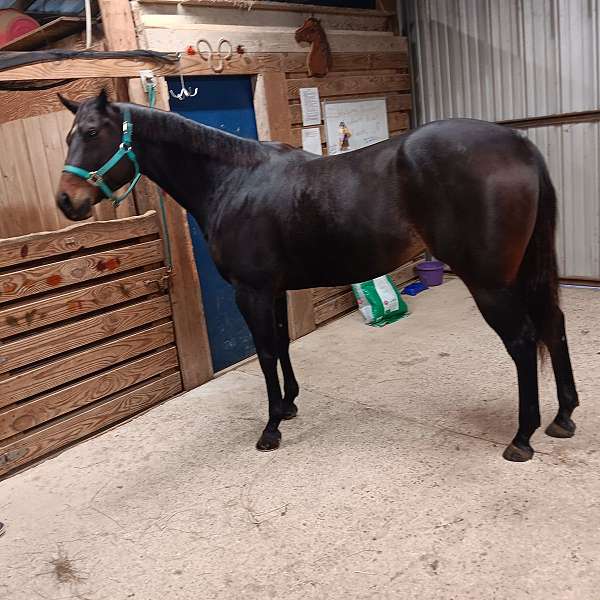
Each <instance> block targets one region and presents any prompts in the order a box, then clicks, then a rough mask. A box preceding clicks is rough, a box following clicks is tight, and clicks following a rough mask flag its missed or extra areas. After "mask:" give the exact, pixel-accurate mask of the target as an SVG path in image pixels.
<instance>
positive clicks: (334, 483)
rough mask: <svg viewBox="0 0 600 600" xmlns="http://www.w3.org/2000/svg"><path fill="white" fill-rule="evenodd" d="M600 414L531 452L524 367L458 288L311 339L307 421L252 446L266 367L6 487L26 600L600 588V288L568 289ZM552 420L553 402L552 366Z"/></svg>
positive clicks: (9, 564) (161, 410) (300, 367)
mask: <svg viewBox="0 0 600 600" xmlns="http://www.w3.org/2000/svg"><path fill="white" fill-rule="evenodd" d="M563 298H564V304H565V307H566V312H567V319H568V321H567V323H568V329H569V333H570V341H571V346H572V353H573V362H574V365H575V369H576V377H577V380H578V385H579V390H580V395H581V400H582V407H581V408H580V409H579V410H578V411H577V413H576V420H577V422H578V425H579V429H578V432H577V435H576V437H575V438H574V439H572V440H555V439H551V438H548V437H547V436H545V435H544V434H543V432H542V431H541V430H540V431H539V432H538V433H536V435H535V437H534V440H533V445H534V447H535V448H536V450H537V453H536V455H535V458H534V460H533V461H531V462H529V463H527V464H514V463H508V462H506V461H504V460H502V458H501V452H502V450H503V448H504V445H505V444H506V443H507V442H508V441H509V440H510V438H511V437H512V435H513V434H514V431H515V423H516V384H515V376H514V372H513V366H512V363H511V362H510V360H509V358H508V356H507V355H506V354H505V352H504V349H503V348H502V346H501V344H500V342H499V340H498V339H497V338H496V337H495V335H494V334H493V333H492V332H491V331H489V330H488V329H487V327H486V325H485V324H484V323H483V321H482V319H481V317H480V315H479V313H478V312H477V311H476V309H475V306H474V304H473V302H472V300H471V299H470V297H469V295H468V293H467V291H466V289H465V288H464V287H463V285H462V284H461V283H460V282H459V281H456V280H454V281H450V282H448V283H446V284H445V285H444V286H442V287H440V288H438V289H434V290H430V291H428V292H426V293H423V294H421V295H419V296H417V297H416V298H414V299H409V303H410V305H411V310H412V315H411V316H410V317H408V318H407V319H404V320H402V321H400V322H398V323H396V324H394V325H390V326H388V327H384V328H382V329H376V328H370V327H366V326H365V325H363V324H362V322H361V317H360V315H359V314H357V313H354V314H351V315H349V316H347V317H345V318H343V319H341V320H338V321H336V322H334V323H332V324H331V325H328V326H327V327H325V328H323V329H321V330H319V331H318V332H316V333H314V334H311V335H310V336H308V337H306V338H304V339H302V340H300V341H298V342H296V343H295V344H294V346H293V352H292V357H293V360H294V362H295V365H296V371H297V374H298V379H299V380H300V382H301V387H302V393H301V397H300V402H299V406H300V416H299V418H298V419H296V420H295V421H291V422H288V423H284V424H283V426H282V431H283V445H282V447H281V449H280V450H279V451H277V452H273V453H267V454H262V453H258V452H256V451H255V450H254V443H255V442H256V439H257V437H258V435H259V433H260V430H261V428H262V425H263V422H264V416H265V411H266V406H265V399H264V392H263V381H262V378H261V377H260V374H259V369H258V366H257V364H256V363H255V362H251V363H248V364H246V365H244V366H242V367H241V368H238V369H237V370H234V371H231V372H228V373H227V374H225V375H223V376H221V377H219V378H217V379H215V380H214V381H212V382H211V383H209V384H207V385H205V386H203V387H201V388H199V389H197V390H195V391H193V392H190V393H188V394H185V395H183V396H181V397H179V398H176V399H174V400H171V401H169V402H167V403H165V404H163V405H161V406H159V407H157V408H155V409H153V410H151V411H150V412H148V413H146V414H145V415H143V416H141V417H139V418H137V419H135V420H133V421H131V422H129V423H127V424H125V425H122V426H120V427H117V428H115V429H113V430H111V431H110V432H107V433H105V434H104V435H101V436H99V437H97V438H95V439H92V440H89V441H87V442H85V443H83V444H80V445H78V446H76V447H74V448H72V449H70V450H68V451H66V452H64V453H62V454H61V455H59V456H57V457H55V458H53V459H52V460H48V461H46V462H45V463H42V464H40V465H38V466H36V467H35V468H32V469H30V470H28V471H26V472H23V473H21V474H19V475H17V476H15V477H13V478H11V479H9V480H7V481H5V482H3V483H2V484H0V520H2V521H6V522H7V524H8V530H7V533H6V535H5V536H4V537H3V538H0V565H1V567H0V568H1V575H2V576H1V577H0V597H1V598H5V599H7V600H8V599H10V600H36V599H38V598H42V599H52V600H57V599H67V598H78V599H80V600H84V599H85V600H104V599H105V600H125V599H131V598H135V599H136V600H137V599H139V600H163V599H168V600H178V599H182V600H183V599H185V600H190V599H194V600H203V599H214V598H219V599H227V600H237V599H244V600H246V599H257V600H258V599H260V600H263V599H269V598H277V599H279V598H285V599H286V600H295V599H298V600H300V599H303V600H304V599H313V598H315V599H317V598H318V599H344V600H348V599H367V598H369V599H380V598H390V599H392V598H393V599H402V600H407V599H413V598H414V599H419V600H423V599H434V600H450V599H454V600H463V599H469V598H473V599H478V600H482V599H485V600H489V599H495V600H500V599H507V600H508V599H510V600H519V599H521V598H530V599H531V598H533V599H544V600H548V599H552V598H557V599H558V598H560V599H561V600H565V599H571V598H572V599H577V600H587V599H590V600H592V599H597V598H599V597H600V591H599V586H600V563H599V560H600V558H599V557H600V443H599V442H598V436H597V432H598V429H599V426H600V407H599V406H598V404H597V402H596V394H597V382H598V378H599V373H600V318H599V317H598V314H599V313H598V309H599V308H600V292H597V291H590V290H580V289H569V290H565V291H564V293H563ZM541 386H542V408H543V421H544V425H545V424H547V423H548V422H549V421H550V420H551V419H552V417H553V415H554V412H555V399H554V393H553V383H552V380H551V377H550V370H549V369H545V372H544V373H543V376H542V383H541Z"/></svg>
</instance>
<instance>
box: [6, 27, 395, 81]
mask: <svg viewBox="0 0 600 600" xmlns="http://www.w3.org/2000/svg"><path fill="white" fill-rule="evenodd" d="M198 37H200V36H198ZM355 37H361V36H360V35H358V34H356V35H355ZM390 38H391V39H394V40H405V38H398V37H394V36H387V37H386V38H385V39H390ZM196 41H197V38H196V39H194V40H193V43H194V44H195V43H196ZM178 43H179V42H178ZM353 44H354V45H353ZM394 44H397V45H398V46H399V47H400V49H398V48H394V49H392V50H390V51H387V50H386V51H382V50H381V49H378V48H375V49H373V50H372V52H371V53H372V54H376V55H379V56H385V55H389V56H390V60H391V61H392V63H395V61H396V58H395V57H396V56H398V55H399V54H402V55H406V52H407V50H406V48H405V46H406V43H405V42H394ZM346 46H347V49H346V50H344V51H342V52H340V53H338V52H337V51H334V54H333V56H334V64H337V66H336V69H337V70H343V68H341V67H340V66H339V65H340V64H341V65H343V64H344V63H345V64H346V65H347V68H348V69H350V70H352V69H356V68H360V66H353V65H354V64H355V63H353V60H355V59H352V58H351V57H350V58H348V59H345V58H343V54H354V55H355V54H356V53H354V52H353V51H354V50H356V48H357V47H358V48H360V47H365V45H364V44H362V43H360V41H358V40H354V41H353V42H352V43H347V44H346ZM183 47H185V46H179V45H178V46H177V50H181V48H183ZM152 49H153V50H156V48H152ZM308 50H309V48H308V47H307V46H301V45H299V44H297V45H296V47H294V48H292V49H291V50H290V51H289V52H281V51H269V52H263V51H260V52H251V51H250V49H249V48H245V52H244V53H243V54H234V56H233V57H232V59H231V60H230V61H226V64H225V69H224V70H223V74H224V75H237V74H249V75H252V74H256V73H262V72H265V71H276V72H279V71H282V70H284V71H287V72H293V71H304V70H305V69H306V57H307V55H308ZM364 51H365V52H367V53H368V52H369V49H368V47H365V50H364ZM338 57H339V58H338ZM336 60H337V61H338V63H339V64H338V63H336ZM360 64H361V65H362V64H367V63H360ZM384 65H386V66H384ZM377 66H378V67H380V68H387V61H383V60H382V61H380V62H379V63H378V64H377ZM366 68H371V67H366ZM142 69H151V70H153V71H154V74H155V75H156V76H157V77H166V76H169V75H173V76H174V75H178V74H179V73H180V72H181V73H183V74H184V75H214V72H213V71H212V69H211V68H210V66H209V64H208V63H207V62H206V61H205V60H202V59H201V58H200V57H198V56H187V55H183V56H182V57H181V61H180V62H179V63H173V64H171V63H159V62H157V61H154V60H150V59H143V58H136V59H133V58H104V59H81V58H80V59H77V58H75V59H69V60H57V61H52V62H47V63H37V64H33V65H24V66H20V67H15V68H13V69H7V70H4V71H0V81H26V80H40V79H82V78H98V77H99V78H106V77H139V72H140V70H142Z"/></svg>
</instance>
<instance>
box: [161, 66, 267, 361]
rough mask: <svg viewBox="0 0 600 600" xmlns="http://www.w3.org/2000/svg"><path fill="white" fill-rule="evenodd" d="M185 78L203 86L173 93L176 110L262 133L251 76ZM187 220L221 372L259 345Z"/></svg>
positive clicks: (175, 84) (175, 83)
mask: <svg viewBox="0 0 600 600" xmlns="http://www.w3.org/2000/svg"><path fill="white" fill-rule="evenodd" d="M168 83H169V90H172V91H173V92H174V93H179V92H180V90H181V86H180V84H179V78H178V77H170V78H168ZM185 83H186V86H187V87H189V88H198V94H197V95H196V96H194V97H193V98H186V99H184V100H182V101H180V100H177V99H176V98H170V104H171V110H172V111H173V112H176V113H178V114H180V115H183V116H184V117H187V118H188V119H192V120H194V121H197V122H198V123H204V124H205V125H210V126H211V127H216V128H217V129H222V130H223V131H227V132H229V133H234V134H236V135H240V136H242V137H247V138H253V139H257V138H258V134H257V131H256V119H255V116H254V104H253V99H252V82H251V80H250V77H231V76H227V77H222V76H217V77H186V79H185ZM200 201H201V198H200ZM188 219H189V223H190V231H191V234H192V243H193V246H194V255H195V259H196V267H197V269H198V275H199V277H200V281H201V284H202V300H203V303H204V314H205V316H206V325H207V328H208V339H209V342H210V350H211V354H212V361H213V368H214V370H215V371H220V370H222V369H224V368H226V367H229V366H230V365H233V364H235V363H237V362H239V361H240V360H243V359H244V358H247V357H248V356H251V355H252V354H254V352H255V350H254V344H253V342H252V336H251V335H250V331H249V330H248V327H247V326H246V322H245V321H244V318H243V317H242V315H241V314H240V311H239V310H238V308H237V306H236V304H235V297H234V292H233V287H232V286H231V285H229V284H228V283H227V282H226V281H225V280H224V279H223V278H222V277H221V275H219V272H218V271H217V268H216V267H215V264H214V262H213V260H212V258H211V257H210V254H209V253H208V248H207V246H206V242H205V241H204V237H203V235H202V231H201V230H200V227H198V224H197V223H196V220H195V219H194V217H192V216H191V215H188Z"/></svg>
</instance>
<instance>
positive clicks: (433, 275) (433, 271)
mask: <svg viewBox="0 0 600 600" xmlns="http://www.w3.org/2000/svg"><path fill="white" fill-rule="evenodd" d="M416 271H417V275H418V276H419V279H420V280H421V281H422V282H423V283H424V284H425V285H426V286H427V287H432V286H434V285H442V283H443V281H444V263H442V262H440V261H439V260H426V261H425V262H422V263H419V264H418V265H417V266H416Z"/></svg>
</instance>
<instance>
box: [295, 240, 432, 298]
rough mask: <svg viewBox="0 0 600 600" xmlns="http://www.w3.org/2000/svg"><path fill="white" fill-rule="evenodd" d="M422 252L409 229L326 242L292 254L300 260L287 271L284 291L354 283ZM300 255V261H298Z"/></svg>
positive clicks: (423, 246) (389, 270)
mask: <svg viewBox="0 0 600 600" xmlns="http://www.w3.org/2000/svg"><path fill="white" fill-rule="evenodd" d="M424 250H425V243H424V242H423V240H422V238H421V237H420V235H419V234H418V233H417V232H416V231H415V230H414V229H412V228H410V229H408V228H407V229H405V230H404V231H402V232H397V234H396V235H394V234H391V233H390V232H385V233H383V234H382V235H381V236H376V235H375V236H369V235H365V236H364V237H363V238H361V237H360V236H358V237H355V238H352V240H347V239H329V240H328V241H326V242H324V243H322V244H318V245H317V246H313V247H311V249H310V250H307V251H305V252H303V253H300V254H296V257H298V258H299V259H300V260H299V261H298V262H297V264H296V266H295V268H292V269H290V273H289V277H288V289H303V288H310V287H327V286H337V285H346V284H350V283H358V282H361V281H366V280H368V279H373V278H374V277H379V276H380V275H385V274H386V273H390V272H392V271H394V270H395V269H397V268H398V267H400V266H402V265H403V264H405V263H406V262H408V261H410V260H411V259H412V258H414V257H415V256H417V255H418V254H420V253H421V252H423V251H424ZM302 255H303V256H304V260H302Z"/></svg>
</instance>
